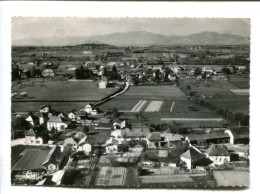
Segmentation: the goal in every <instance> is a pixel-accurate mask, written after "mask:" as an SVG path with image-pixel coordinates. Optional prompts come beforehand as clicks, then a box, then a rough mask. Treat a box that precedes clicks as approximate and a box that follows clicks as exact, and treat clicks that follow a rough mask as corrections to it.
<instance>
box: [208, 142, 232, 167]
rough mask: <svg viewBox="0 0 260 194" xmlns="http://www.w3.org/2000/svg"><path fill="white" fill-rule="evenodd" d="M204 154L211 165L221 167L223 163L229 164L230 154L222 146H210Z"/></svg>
mask: <svg viewBox="0 0 260 194" xmlns="http://www.w3.org/2000/svg"><path fill="white" fill-rule="evenodd" d="M205 153H206V155H207V156H208V158H209V159H210V160H211V161H212V162H213V165H221V164H224V163H225V162H230V153H229V152H228V150H227V148H226V146H224V145H221V144H212V145H211V146H210V147H209V148H208V149H207V150H206V151H205Z"/></svg>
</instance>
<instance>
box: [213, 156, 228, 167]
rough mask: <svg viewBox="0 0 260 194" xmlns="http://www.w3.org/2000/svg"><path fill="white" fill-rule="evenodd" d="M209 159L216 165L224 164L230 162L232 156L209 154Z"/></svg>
mask: <svg viewBox="0 0 260 194" xmlns="http://www.w3.org/2000/svg"><path fill="white" fill-rule="evenodd" d="M209 159H210V160H211V161H212V162H213V164H215V165H221V164H224V162H230V156H209Z"/></svg>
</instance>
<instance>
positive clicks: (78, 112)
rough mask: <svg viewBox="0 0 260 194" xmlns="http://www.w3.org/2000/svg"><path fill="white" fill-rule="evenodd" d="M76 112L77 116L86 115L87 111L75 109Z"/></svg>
mask: <svg viewBox="0 0 260 194" xmlns="http://www.w3.org/2000/svg"><path fill="white" fill-rule="evenodd" d="M74 114H75V115H76V116H86V114H87V113H86V112H85V111H75V112H74Z"/></svg>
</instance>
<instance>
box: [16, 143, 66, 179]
mask: <svg viewBox="0 0 260 194" xmlns="http://www.w3.org/2000/svg"><path fill="white" fill-rule="evenodd" d="M62 160H63V154H62V153H61V152H60V148H59V146H53V147H49V146H25V147H24V148H23V149H21V147H19V146H15V147H12V164H11V165H12V168H11V170H12V173H13V174H14V180H18V181H19V180H21V179H22V180H25V179H26V180H28V179H30V180H40V179H41V178H42V175H43V174H46V173H47V174H52V173H54V172H55V171H57V170H58V169H59V168H60V166H61V162H62Z"/></svg>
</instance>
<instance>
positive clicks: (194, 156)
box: [181, 146, 206, 162]
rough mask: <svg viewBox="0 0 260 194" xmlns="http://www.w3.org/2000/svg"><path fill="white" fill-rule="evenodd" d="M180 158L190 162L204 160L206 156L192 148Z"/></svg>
mask: <svg viewBox="0 0 260 194" xmlns="http://www.w3.org/2000/svg"><path fill="white" fill-rule="evenodd" d="M181 157H184V158H187V159H190V160H191V161H192V162H196V161H198V160H201V159H203V158H206V156H205V155H204V154H202V153H201V152H200V151H199V150H198V149H197V148H194V146H192V147H190V148H189V149H188V150H187V151H186V152H184V153H183V154H182V155H181Z"/></svg>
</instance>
